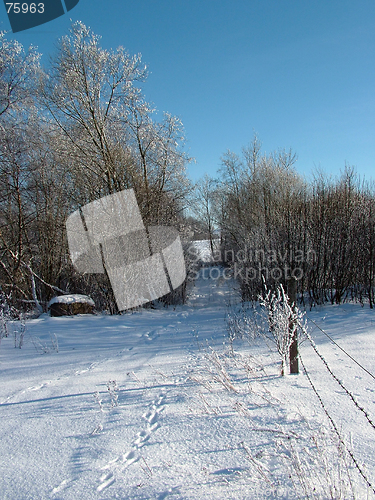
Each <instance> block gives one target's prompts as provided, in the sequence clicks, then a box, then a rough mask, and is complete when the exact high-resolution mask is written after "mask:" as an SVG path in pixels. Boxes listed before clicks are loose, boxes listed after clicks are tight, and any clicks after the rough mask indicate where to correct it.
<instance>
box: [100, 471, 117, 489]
mask: <svg viewBox="0 0 375 500" xmlns="http://www.w3.org/2000/svg"><path fill="white" fill-rule="evenodd" d="M114 482H115V478H114V477H113V472H108V474H103V475H102V476H101V478H100V483H101V484H99V486H98V487H97V488H96V489H97V491H103V490H105V489H106V488H108V486H111V484H113V483H114Z"/></svg>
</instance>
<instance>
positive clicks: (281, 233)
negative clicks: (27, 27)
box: [0, 22, 375, 312]
mask: <svg viewBox="0 0 375 500" xmlns="http://www.w3.org/2000/svg"><path fill="white" fill-rule="evenodd" d="M146 79H147V68H146V66H145V65H144V64H143V63H142V60H141V56H140V55H129V54H128V53H127V52H126V50H125V49H124V48H122V47H119V48H117V49H116V50H107V49H104V48H102V46H101V45H100V37H99V36H97V35H95V34H94V33H93V32H92V31H91V30H90V29H89V28H87V27H86V26H85V25H84V24H82V23H81V22H76V23H73V24H72V26H71V28H70V31H69V33H68V34H67V35H66V36H64V37H63V38H61V39H60V40H59V41H58V43H57V47H56V50H55V53H54V54H52V56H51V57H50V60H49V63H48V64H47V65H45V66H43V65H42V64H41V55H40V54H39V53H38V52H37V50H36V49H35V48H33V47H31V48H29V49H28V50H25V49H24V48H23V47H22V45H21V44H19V43H18V42H16V41H11V40H8V39H7V38H6V35H5V34H4V33H0V295H1V297H3V300H6V301H7V302H8V303H9V304H11V305H12V306H14V307H16V309H17V310H22V309H26V308H27V307H35V305H36V306H37V308H38V309H39V310H40V311H42V310H45V305H46V303H47V302H48V300H49V299H50V298H51V297H52V296H54V295H56V294H59V293H66V292H71V293H86V294H89V295H91V296H92V298H93V299H94V300H95V303H96V305H97V308H98V309H101V310H104V309H106V310H109V311H111V312H116V306H115V301H114V297H113V295H112V292H111V287H110V284H109V281H108V279H107V278H106V276H105V275H81V274H79V273H77V272H76V271H75V269H74V268H73V266H72V264H71V261H70V257H69V251H68V245H67V238H66V228H65V221H66V219H67V217H68V216H69V214H70V213H72V212H73V211H75V210H77V209H79V208H80V207H82V206H83V205H85V204H87V203H89V202H91V201H93V200H96V199H98V198H100V197H102V196H105V195H108V194H112V193H115V192H117V191H120V190H123V189H129V188H133V189H134V192H135V195H136V199H137V203H138V205H139V207H140V210H141V214H142V217H143V220H144V223H145V225H146V226H147V225H157V224H165V225H173V226H175V227H176V228H177V229H178V230H179V231H180V233H181V234H182V236H183V237H184V236H185V239H189V238H191V239H193V237H194V236H193V235H194V234H199V238H202V237H207V238H208V239H209V240H210V244H211V251H212V252H213V254H215V253H216V257H217V258H216V260H217V261H220V262H221V263H223V264H224V265H225V266H227V269H229V270H230V271H231V272H232V275H234V276H235V278H236V279H237V280H238V282H239V283H240V286H241V291H242V296H243V298H244V299H251V300H252V299H257V297H258V295H259V293H261V291H262V290H263V289H264V287H265V286H266V287H267V288H268V289H271V288H274V289H275V288H276V286H277V285H278V284H280V283H281V284H283V285H284V286H286V285H287V282H288V279H290V278H291V277H295V278H296V279H297V283H298V291H299V292H300V297H301V300H302V301H304V302H306V303H309V304H311V305H313V304H322V303H324V302H326V301H330V302H331V303H341V302H342V301H344V300H346V299H347V298H354V299H356V300H360V301H365V300H366V301H368V302H369V304H370V307H373V306H374V301H375V296H374V289H375V283H374V280H375V209H374V200H375V189H374V184H372V183H371V182H362V181H361V180H360V179H359V178H358V176H357V175H356V172H355V170H354V169H353V168H351V167H346V168H345V170H344V171H343V173H342V175H341V176H340V177H339V178H337V179H331V178H329V177H327V176H325V175H324V174H322V173H318V174H317V175H316V176H315V177H314V179H313V180H312V181H307V180H306V179H304V178H303V177H301V176H300V175H299V174H298V173H297V171H296V169H295V163H296V155H295V154H294V153H293V152H292V151H291V150H289V151H287V150H277V151H275V152H273V153H271V154H264V153H263V152H262V150H261V143H260V141H259V140H258V138H257V137H254V139H253V141H252V142H251V143H250V145H249V146H247V147H244V148H243V150H242V152H241V154H236V153H233V152H231V151H227V152H226V153H225V154H224V155H223V156H222V158H221V168H220V170H219V172H218V176H217V178H210V177H208V176H205V177H204V178H203V179H201V180H200V181H199V182H198V183H196V185H195V189H192V185H191V183H190V182H189V180H188V178H187V175H186V170H185V168H186V165H187V163H188V162H189V161H190V158H189V157H188V155H187V154H186V152H185V151H184V130H183V126H182V123H181V121H180V120H179V119H178V118H176V117H175V116H172V115H170V114H168V113H165V114H164V115H163V118H162V119H157V118H156V113H155V110H154V108H153V106H152V105H151V104H150V103H148V102H147V100H146V98H145V96H144V94H143V90H142V89H143V85H144V82H145V81H146ZM187 207H188V210H186V208H187ZM192 215H193V217H192ZM218 235H219V236H218ZM218 238H219V240H220V246H219V247H218V246H217V242H218ZM188 257H189V255H188V252H187V259H188ZM187 264H188V263H187ZM184 291H185V287H183V288H182V289H181V290H178V291H177V292H174V293H173V294H172V295H171V296H170V297H169V298H168V299H166V300H167V301H168V300H172V301H176V300H180V299H181V296H183V295H184Z"/></svg>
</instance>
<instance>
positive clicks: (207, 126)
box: [0, 0, 375, 180]
mask: <svg viewBox="0 0 375 500" xmlns="http://www.w3.org/2000/svg"><path fill="white" fill-rule="evenodd" d="M70 18H71V19H72V20H73V21H75V20H80V21H82V22H84V23H85V24H86V25H88V26H90V27H91V28H92V29H93V31H94V32H95V33H97V34H99V35H101V36H102V45H103V47H105V48H110V47H112V48H116V47H117V46H119V45H122V46H124V47H126V49H127V50H128V51H129V52H130V53H139V52H140V53H141V54H142V57H143V61H144V62H145V63H146V64H147V65H148V68H149V71H150V75H149V78H148V81H147V83H146V84H145V85H144V92H145V95H146V98H147V99H148V100H149V101H152V102H153V103H154V104H155V106H156V107H157V109H158V110H160V111H161V112H162V111H168V112H170V113H172V114H174V115H177V116H179V117H180V118H181V120H182V122H183V124H184V126H185V133H186V138H187V149H188V152H189V154H190V155H191V156H193V157H194V158H195V159H196V163H194V164H191V165H190V166H189V169H188V173H189V175H190V177H191V178H192V179H193V180H196V179H197V178H199V177H200V176H202V175H203V174H204V173H206V172H207V173H208V174H210V175H215V174H216V171H217V169H218V168H219V166H220V157H221V155H222V154H223V153H224V152H225V151H226V150H228V149H230V150H232V151H234V152H238V153H239V152H240V151H241V147H242V146H245V145H247V144H248V143H249V142H250V141H251V139H252V137H253V135H254V132H256V133H257V135H258V136H259V139H260V140H261V141H262V143H263V150H264V152H271V151H273V150H275V149H278V148H286V149H289V148H292V149H293V151H295V152H296V153H297V155H298V162H297V164H296V168H297V170H298V171H299V172H300V173H302V174H305V175H306V176H310V175H311V173H312V172H313V171H315V170H316V169H317V168H321V169H322V170H323V171H325V172H327V173H328V174H332V175H336V174H338V173H339V171H340V169H343V168H344V166H345V164H346V163H347V164H349V165H355V166H356V168H357V171H358V173H359V174H360V175H361V176H362V177H363V176H365V177H366V178H367V179H369V178H371V177H372V178H375V176H374V173H375V2H374V1H373V0H357V1H356V2H354V0H352V1H348V0H329V1H327V0H325V1H321V0H309V1H306V0H230V1H228V0H215V1H214V0H199V1H198V0H175V1H171V0H158V1H156V0H137V1H133V2H130V1H127V0H113V1H111V0H105V1H104V0H80V2H79V4H78V5H77V6H76V7H75V8H74V9H73V10H71V11H70V12H69V13H68V14H65V15H64V16H62V17H60V18H58V19H56V20H54V21H51V22H49V23H47V24H44V25H42V26H39V27H35V28H32V29H30V30H26V31H23V32H19V33H16V34H14V35H12V34H9V35H8V36H10V37H14V38H16V39H17V40H19V41H20V42H21V43H22V44H23V45H25V46H28V45H30V44H34V45H37V46H38V47H39V50H40V51H41V52H42V53H43V54H44V57H43V60H47V58H46V55H48V54H51V53H52V51H53V46H54V43H55V41H56V40H57V39H58V38H59V37H61V36H62V35H64V34H66V33H67V31H68V29H69V26H70ZM1 21H2V22H1ZM0 29H2V30H10V25H9V22H8V19H7V16H6V11H5V7H4V6H3V5H0Z"/></svg>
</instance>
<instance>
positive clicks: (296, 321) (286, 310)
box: [259, 284, 306, 375]
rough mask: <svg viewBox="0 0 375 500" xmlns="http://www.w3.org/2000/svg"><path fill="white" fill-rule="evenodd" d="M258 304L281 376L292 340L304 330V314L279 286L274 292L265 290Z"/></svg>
mask: <svg viewBox="0 0 375 500" xmlns="http://www.w3.org/2000/svg"><path fill="white" fill-rule="evenodd" d="M259 304H260V305H261V306H262V307H263V308H264V310H265V313H266V323H267V325H268V331H269V332H270V333H271V336H272V340H273V341H274V343H275V345H276V348H277V352H278V353H279V354H280V357H281V375H284V373H285V366H286V364H287V360H288V356H289V350H290V346H291V344H292V342H293V338H294V336H295V335H296V334H298V330H302V331H303V330H306V325H305V324H304V323H305V322H304V319H303V315H304V313H302V312H301V311H300V310H299V309H298V307H297V306H296V305H295V304H290V300H289V297H288V295H287V294H286V293H285V291H284V288H283V286H282V285H281V284H280V286H279V287H278V288H277V289H276V292H272V291H271V290H267V288H266V290H265V294H264V297H262V296H259Z"/></svg>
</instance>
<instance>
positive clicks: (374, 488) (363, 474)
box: [299, 316, 375, 495]
mask: <svg viewBox="0 0 375 500" xmlns="http://www.w3.org/2000/svg"><path fill="white" fill-rule="evenodd" d="M306 317H307V319H308V320H309V321H311V322H312V323H313V324H314V325H315V326H316V327H317V328H318V329H319V330H320V331H321V332H322V333H324V335H326V336H327V337H328V338H329V339H330V341H331V342H332V343H333V344H334V345H336V346H337V347H338V348H339V349H340V350H341V351H342V352H344V353H345V354H346V355H347V356H348V357H349V358H350V359H351V360H352V361H353V362H354V363H356V365H358V366H359V367H360V368H361V369H362V370H363V371H364V372H366V373H367V374H368V375H370V376H371V377H372V378H374V379H375V377H374V375H373V374H372V373H371V372H369V370H367V369H366V368H365V367H364V366H362V364H361V363H359V362H358V361H357V360H356V359H355V358H354V357H353V356H351V355H350V354H349V353H347V352H346V351H345V349H343V348H342V347H341V346H340V345H339V344H337V342H336V341H334V340H333V339H332V337H331V336H330V335H329V334H328V333H327V332H325V331H324V330H323V329H322V328H320V326H319V325H318V324H317V323H316V322H315V321H314V320H312V319H311V318H309V317H308V316H306ZM300 326H302V325H300ZM302 331H303V334H304V335H305V336H306V338H307V339H308V340H309V343H310V345H311V346H312V348H313V350H314V352H315V353H316V354H317V356H318V357H319V359H320V360H321V361H322V363H323V365H324V366H325V368H326V369H327V371H328V373H329V374H330V375H331V377H332V378H333V379H334V380H335V382H336V383H338V384H339V386H340V387H341V389H342V390H343V391H344V394H346V395H347V396H349V398H350V400H351V401H352V403H353V404H354V408H356V409H357V410H358V411H360V412H361V413H362V414H363V415H364V416H365V418H366V420H367V422H368V424H369V425H370V426H371V427H372V429H373V430H375V424H374V422H373V420H372V419H371V417H370V415H369V413H368V411H366V410H365V409H364V408H363V407H362V406H361V405H360V404H359V402H358V401H357V399H356V397H355V396H354V395H353V394H352V392H351V391H350V390H349V389H347V388H346V387H345V385H344V383H343V382H342V380H340V379H339V377H337V375H336V374H335V373H334V372H333V370H332V368H331V367H330V366H329V364H328V362H327V361H326V359H325V358H324V356H323V355H322V354H321V353H320V352H319V350H318V348H317V346H316V344H315V342H314V340H313V339H312V337H311V335H310V334H309V333H308V331H307V328H306V327H303V326H302ZM299 360H300V362H301V365H302V368H303V371H304V374H305V375H306V378H307V380H308V382H309V384H310V386H311V388H312V390H313V391H314V393H315V395H316V396H317V398H318V401H319V403H320V405H321V407H322V409H323V411H324V413H325V415H326V416H327V418H328V420H329V422H330V424H331V425H332V428H333V430H334V432H335V434H336V435H337V438H338V440H339V442H340V444H341V445H342V446H343V448H344V449H345V450H346V452H347V454H348V456H349V457H350V458H351V460H352V462H353V464H354V466H355V468H356V469H357V471H358V472H359V474H360V475H361V477H362V478H363V480H364V481H365V482H366V484H367V486H368V487H369V488H370V489H371V491H372V492H373V494H374V495H375V484H374V481H373V480H372V479H370V478H369V477H368V475H367V473H366V472H365V471H364V470H363V467H362V466H361V465H360V463H359V461H358V459H357V458H356V457H355V455H354V453H353V451H352V450H350V449H349V448H348V446H347V444H346V442H345V440H344V438H343V436H342V435H341V433H340V431H339V428H338V426H337V424H336V423H335V420H334V418H333V417H332V415H331V414H330V412H329V411H328V408H327V405H326V404H325V403H324V401H323V398H322V396H321V395H320V393H319V390H318V389H317V387H316V385H315V384H314V382H313V380H312V377H311V375H310V373H309V371H308V370H307V368H306V364H305V362H304V361H303V357H302V355H301V352H299Z"/></svg>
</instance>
